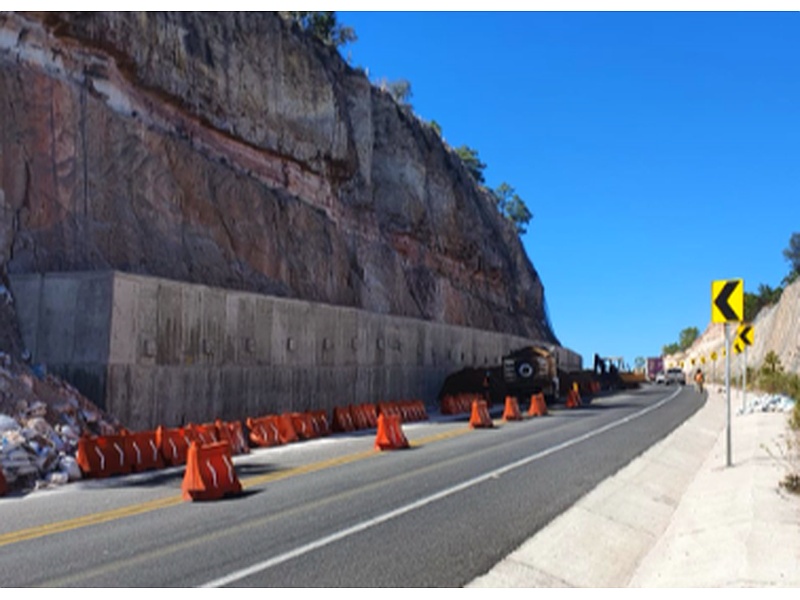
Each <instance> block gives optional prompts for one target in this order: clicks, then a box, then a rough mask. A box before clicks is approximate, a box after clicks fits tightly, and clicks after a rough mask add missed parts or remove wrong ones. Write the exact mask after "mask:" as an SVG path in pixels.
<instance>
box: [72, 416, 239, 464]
mask: <svg viewBox="0 0 800 600" xmlns="http://www.w3.org/2000/svg"><path fill="white" fill-rule="evenodd" d="M192 442H197V443H198V444H200V445H207V444H212V443H218V442H226V443H228V445H229V446H230V448H231V451H232V452H234V453H236V454H244V453H247V452H249V451H250V447H249V446H248V444H247V441H246V439H245V437H244V431H243V430H242V425H241V423H239V422H237V421H234V422H223V421H221V420H217V421H216V422H214V423H206V424H199V425H193V424H189V425H186V426H185V427H177V428H167V427H158V428H157V429H156V430H155V431H139V432H130V431H125V430H123V431H122V432H121V433H119V434H117V435H101V436H92V435H84V436H82V437H81V438H80V439H79V440H78V451H77V453H76V455H75V460H76V461H77V463H78V466H79V467H80V469H81V471H82V472H83V474H84V476H85V477H90V478H102V477H110V476H113V475H125V474H128V473H138V472H142V471H149V470H153V469H162V468H164V467H165V466H177V465H183V464H185V463H186V459H187V454H188V452H189V447H190V445H191V443H192Z"/></svg>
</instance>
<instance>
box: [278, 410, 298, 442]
mask: <svg viewBox="0 0 800 600" xmlns="http://www.w3.org/2000/svg"><path fill="white" fill-rule="evenodd" d="M277 425H278V436H279V437H280V440H281V444H291V443H292V442H296V441H298V440H299V439H300V438H299V437H298V436H297V431H295V428H294V424H293V423H292V415H291V413H283V414H282V415H280V416H278V418H277Z"/></svg>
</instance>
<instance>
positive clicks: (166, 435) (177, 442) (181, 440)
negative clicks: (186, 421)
mask: <svg viewBox="0 0 800 600" xmlns="http://www.w3.org/2000/svg"><path fill="white" fill-rule="evenodd" d="M191 443H192V432H191V431H190V430H186V429H184V428H183V427H177V428H172V429H170V428H167V427H163V426H159V427H158V428H156V446H157V447H158V449H159V450H160V451H161V456H162V457H163V458H164V462H165V463H166V464H167V465H171V466H177V465H185V464H186V454H187V453H188V452H189V444H191Z"/></svg>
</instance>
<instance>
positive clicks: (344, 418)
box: [333, 406, 356, 433]
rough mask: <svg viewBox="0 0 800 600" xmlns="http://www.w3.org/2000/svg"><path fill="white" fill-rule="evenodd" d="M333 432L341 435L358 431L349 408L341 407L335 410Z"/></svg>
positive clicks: (336, 407)
mask: <svg viewBox="0 0 800 600" xmlns="http://www.w3.org/2000/svg"><path fill="white" fill-rule="evenodd" d="M333 430H334V431H336V432H339V433H342V432H350V431H355V430H356V427H355V424H354V423H353V416H352V415H351V414H350V410H349V409H348V408H346V407H344V408H343V407H341V406H335V407H334V408H333Z"/></svg>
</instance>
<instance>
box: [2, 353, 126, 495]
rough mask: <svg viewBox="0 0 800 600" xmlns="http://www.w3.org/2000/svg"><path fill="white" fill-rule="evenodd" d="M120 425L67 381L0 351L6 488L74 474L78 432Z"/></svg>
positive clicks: (55, 480) (58, 481)
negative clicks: (15, 359) (33, 367)
mask: <svg viewBox="0 0 800 600" xmlns="http://www.w3.org/2000/svg"><path fill="white" fill-rule="evenodd" d="M120 429H121V426H120V425H119V423H118V422H116V420H115V419H113V418H112V417H110V416H109V415H107V414H105V413H104V412H103V411H102V410H100V409H98V408H97V407H96V406H94V405H93V404H92V403H91V402H89V401H88V400H87V399H86V398H84V397H83V396H82V395H81V394H80V392H78V391H77V390H76V389H75V388H73V387H72V386H71V385H69V384H68V383H66V382H64V381H62V380H60V379H58V378H56V377H53V376H52V375H48V374H45V373H44V372H43V370H42V369H36V370H33V369H30V368H29V367H27V366H26V365H20V364H17V363H15V362H14V361H13V359H12V358H11V357H10V356H9V355H7V354H3V353H0V468H2V474H3V477H4V479H5V481H6V483H7V485H8V488H9V489H11V490H29V489H38V488H42V487H48V486H52V485H59V484H63V483H67V482H68V481H72V480H75V479H79V478H80V477H81V472H80V469H79V468H78V466H77V463H76V462H75V452H76V450H77V446H78V439H79V438H80V436H81V435H83V434H84V433H90V434H95V435H111V434H115V433H118V432H119V430H120Z"/></svg>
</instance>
